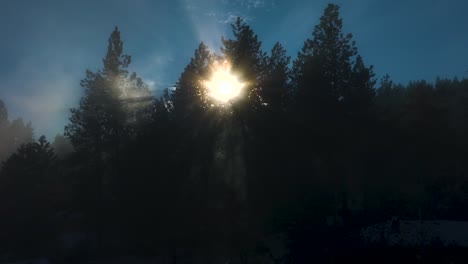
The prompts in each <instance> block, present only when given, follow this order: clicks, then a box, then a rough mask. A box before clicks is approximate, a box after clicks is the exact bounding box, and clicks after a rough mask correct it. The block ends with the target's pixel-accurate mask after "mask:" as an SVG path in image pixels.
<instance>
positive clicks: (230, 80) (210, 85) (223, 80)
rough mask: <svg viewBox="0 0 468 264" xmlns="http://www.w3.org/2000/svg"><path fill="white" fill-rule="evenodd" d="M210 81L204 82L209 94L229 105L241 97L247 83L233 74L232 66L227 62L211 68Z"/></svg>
mask: <svg viewBox="0 0 468 264" xmlns="http://www.w3.org/2000/svg"><path fill="white" fill-rule="evenodd" d="M211 71H212V75H211V78H210V80H206V81H204V82H203V83H204V85H205V87H206V89H207V90H208V94H209V95H210V96H211V97H213V98H214V99H216V100H218V101H219V102H221V103H227V102H229V101H231V100H232V99H234V98H236V97H237V96H239V95H240V93H241V91H242V88H243V87H244V86H245V83H243V82H240V81H239V79H238V77H237V76H236V75H234V74H233V73H232V72H231V65H230V64H229V62H227V61H223V62H222V63H219V62H215V63H214V65H213V66H212V67H211Z"/></svg>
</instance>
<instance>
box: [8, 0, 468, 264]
mask: <svg viewBox="0 0 468 264" xmlns="http://www.w3.org/2000/svg"><path fill="white" fill-rule="evenodd" d="M231 27H232V37H230V38H223V39H222V46H221V47H220V53H219V54H215V53H213V52H210V50H209V49H208V47H207V46H206V45H205V44H204V43H200V44H199V45H198V47H194V48H195V51H194V53H193V57H192V58H191V59H190V61H189V62H188V64H187V66H186V67H185V68H184V69H181V70H182V73H181V74H180V77H179V79H178V81H177V83H176V85H175V89H173V90H169V89H166V90H165V91H164V92H163V93H162V96H160V97H155V96H151V93H150V91H149V89H148V85H147V84H146V83H145V82H144V81H143V80H142V79H141V78H140V77H139V75H138V73H135V72H130V70H129V67H130V65H131V62H132V58H131V56H130V55H126V53H125V51H124V44H123V40H122V39H121V36H120V31H119V29H118V28H117V27H116V28H115V29H114V30H113V31H112V32H111V34H110V36H109V39H108V43H107V47H108V48H107V53H106V54H105V55H104V57H103V59H102V65H101V68H100V69H99V70H97V71H90V70H86V72H85V75H84V77H83V79H82V81H81V83H80V85H81V87H82V88H83V89H82V90H83V93H82V97H81V99H80V101H79V105H77V106H76V107H72V108H71V109H70V111H69V122H68V124H67V125H66V126H65V128H64V130H63V132H62V133H61V134H59V135H57V137H56V138H55V139H54V140H51V141H49V140H48V139H46V138H45V137H44V136H37V135H35V134H34V129H33V126H34V122H33V123H32V124H31V123H25V122H24V121H23V120H22V119H15V120H11V119H10V118H9V115H8V109H7V108H6V107H5V104H4V102H3V101H1V100H0V161H1V163H2V164H1V165H0V215H1V217H0V262H1V261H5V262H11V261H17V260H22V259H31V258H36V257H47V258H48V259H50V260H51V261H52V263H91V262H86V261H90V260H99V259H102V260H104V259H115V258H118V257H120V256H138V257H142V258H145V259H153V260H154V261H153V262H152V263H206V264H210V263H344V262H351V260H353V262H354V261H356V263H367V262H369V263H466V262H465V261H466V260H467V259H468V255H467V253H466V252H465V250H466V248H462V247H460V246H457V245H448V246H446V245H445V246H444V245H443V243H441V242H440V241H437V240H434V241H428V239H421V241H419V242H418V244H417V245H413V246H399V245H393V246H392V245H388V244H387V243H386V242H385V241H383V240H382V239H381V240H379V241H377V242H375V243H366V242H365V241H363V239H362V230H363V228H366V227H369V226H372V225H374V224H377V223H381V222H384V221H387V220H388V219H392V218H398V219H404V220H408V221H410V220H414V221H420V222H423V221H431V220H440V219H443V220H451V221H468V210H467V209H468V137H467V135H468V79H457V78H454V79H440V78H437V79H436V81H435V82H430V81H425V80H415V81H412V82H409V83H408V84H406V85H402V84H397V83H394V82H393V81H392V80H391V77H390V76H388V75H385V76H384V77H383V78H381V79H377V78H376V77H375V74H374V69H373V67H372V66H371V65H367V64H366V63H365V61H364V58H363V57H361V56H360V54H359V50H358V48H357V43H355V41H353V36H352V34H350V33H347V32H344V30H343V20H342V19H341V17H340V9H339V6H337V5H333V4H329V5H328V6H327V7H326V8H325V10H324V11H323V14H322V16H321V18H320V21H319V23H318V24H317V25H315V27H314V28H313V31H312V32H311V35H310V36H305V41H304V44H303V47H302V49H301V50H300V51H298V52H297V57H295V58H291V57H289V56H287V52H286V50H285V48H284V47H283V46H282V44H280V43H279V42H277V43H276V44H275V45H274V46H273V48H272V49H271V50H269V51H265V50H263V47H262V42H261V40H259V39H258V36H257V35H256V33H255V32H254V30H253V29H252V28H251V27H250V26H249V25H248V24H247V23H246V21H244V20H243V19H242V18H240V17H238V18H237V20H236V21H235V22H234V23H233V24H232V25H231ZM280 37H281V36H278V38H280ZM130 41H131V40H130ZM103 44H106V43H103ZM219 61H228V62H230V64H231V65H232V71H233V72H236V73H237V74H238V76H239V79H240V80H241V81H243V82H244V83H245V87H244V88H243V90H242V93H241V94H240V95H239V96H238V97H236V98H235V99H233V100H231V101H229V102H219V101H216V100H215V99H213V98H212V97H210V95H209V94H208V92H207V89H206V87H205V86H204V84H203V82H202V81H203V80H207V79H209V78H210V74H211V72H212V65H213V64H215V63H216V62H219ZM90 66H92V65H90ZM434 77H435V76H434ZM0 99H1V98H0ZM392 228H393V226H392ZM275 243H276V244H278V245H276V244H275ZM272 244H275V245H276V246H275V245H272ZM155 259H158V260H157V261H156V260H155ZM463 260H464V261H463ZM93 263H98V262H93ZM148 263H149V262H148Z"/></svg>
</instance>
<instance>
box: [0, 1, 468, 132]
mask: <svg viewBox="0 0 468 264" xmlns="http://www.w3.org/2000/svg"><path fill="white" fill-rule="evenodd" d="M328 3H329V1H322V0H287V1H280V0H201V1H195V0H174V1H162V0H159V1H152V0H106V1H102V0H101V1H98V0H93V1H89V0H86V1H85V0H80V1H66V0H49V1H47V0H41V1H35V0H30V1H26V0H15V1H1V3H0V36H1V37H0V99H3V101H5V103H6V105H7V107H8V109H9V112H10V118H15V117H23V118H24V119H25V120H27V121H32V123H33V126H34V128H35V135H36V137H37V136H39V135H40V134H46V135H47V136H48V137H49V139H52V138H50V137H52V136H54V135H55V134H56V133H59V132H60V133H62V132H63V127H64V125H65V124H66V123H67V121H68V113H69V111H68V109H69V108H70V107H74V106H76V105H77V103H78V100H79V98H80V96H81V94H82V88H81V87H80V86H79V81H80V79H82V78H83V77H84V73H85V70H86V69H90V70H97V69H99V68H100V67H101V64H102V62H101V59H102V57H103V56H104V55H105V52H106V49H107V38H108V37H109V34H110V33H111V31H112V30H113V28H114V26H119V28H120V30H121V33H122V37H123V41H124V49H125V52H126V53H127V54H129V55H131V56H132V60H133V62H132V66H131V68H132V70H133V71H136V72H137V73H138V74H139V75H140V76H142V78H143V79H144V80H145V81H146V82H147V83H148V84H150V86H151V88H152V89H153V91H154V93H158V91H160V90H161V89H162V88H165V87H168V86H170V85H171V84H173V83H174V82H175V81H176V80H177V78H178V76H179V74H180V73H181V71H182V70H183V68H184V66H185V65H186V64H187V63H188V61H189V59H190V57H191V56H192V54H193V51H194V49H195V48H196V47H197V45H198V43H199V42H200V41H204V42H205V43H206V44H207V45H208V46H209V47H210V48H211V49H212V50H213V51H216V52H218V53H219V47H220V42H221V41H220V39H221V36H227V37H229V36H230V27H229V22H231V21H232V20H233V19H234V18H235V17H236V16H242V17H244V18H245V19H246V20H247V22H248V23H249V24H250V25H251V26H252V28H253V29H254V31H255V32H256V33H257V34H258V36H259V38H260V40H262V42H263V48H264V49H265V50H269V49H270V48H271V47H272V45H273V44H274V42H276V41H279V42H281V43H282V44H283V45H284V46H285V47H286V48H287V50H288V52H289V54H290V55H291V56H292V58H293V59H294V58H295V55H296V54H297V51H298V50H299V49H300V48H301V47H302V44H303V41H304V40H305V39H306V38H308V37H310V36H311V31H312V29H313V27H314V25H316V24H317V23H318V20H319V17H320V15H321V14H322V12H323V9H324V8H325V6H326V5H327V4H328ZM333 3H336V4H339V5H340V6H341V15H342V18H343V20H344V29H345V31H346V32H350V33H353V35H354V40H356V42H357V46H358V48H359V52H360V54H361V55H362V56H363V58H364V61H365V62H366V63H367V64H372V65H374V69H375V72H376V73H377V76H382V75H383V74H385V73H388V74H390V76H391V77H392V79H393V80H394V81H396V82H401V83H407V82H408V81H410V80H416V79H426V80H429V81H433V80H434V79H435V77H436V76H440V77H448V78H452V77H454V76H458V77H460V78H461V77H468V15H467V10H468V1H466V0H406V1H403V0H381V1H379V0H343V1H335V2H333Z"/></svg>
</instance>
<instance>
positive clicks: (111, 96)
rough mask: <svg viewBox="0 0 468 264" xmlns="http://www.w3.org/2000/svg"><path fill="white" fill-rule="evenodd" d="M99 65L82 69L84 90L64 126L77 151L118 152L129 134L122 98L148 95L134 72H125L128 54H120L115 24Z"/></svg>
mask: <svg viewBox="0 0 468 264" xmlns="http://www.w3.org/2000/svg"><path fill="white" fill-rule="evenodd" d="M108 43H109V44H108V48H107V54H106V56H105V57H104V58H103V68H102V69H101V70H99V71H97V72H95V73H94V72H91V71H87V72H86V78H85V79H83V80H82V81H81V83H80V84H81V86H82V87H83V88H85V91H84V92H85V93H84V96H83V97H82V99H81V100H80V105H79V107H78V108H72V109H71V116H70V124H68V125H67V126H66V127H65V136H67V137H69V138H70V140H71V141H72V143H73V145H74V147H75V149H76V150H77V151H83V150H85V151H90V152H91V153H102V152H113V153H114V154H117V153H118V149H119V148H120V147H121V143H122V141H123V140H124V139H125V138H126V137H127V136H128V134H129V127H128V126H127V121H128V118H129V117H128V113H127V112H126V111H125V110H126V109H125V107H124V105H123V103H122V100H123V99H126V98H128V97H129V96H132V95H134V94H138V95H140V94H144V95H147V94H149V93H148V92H147V88H146V86H145V85H144V84H143V82H142V81H141V79H140V78H138V77H137V76H136V74H135V73H133V74H129V72H128V66H129V65H130V62H131V57H130V56H129V55H126V54H124V53H123V42H122V41H121V38H120V31H119V30H118V28H117V27H116V28H115V30H114V31H113V32H112V34H111V36H110V37H109V40H108Z"/></svg>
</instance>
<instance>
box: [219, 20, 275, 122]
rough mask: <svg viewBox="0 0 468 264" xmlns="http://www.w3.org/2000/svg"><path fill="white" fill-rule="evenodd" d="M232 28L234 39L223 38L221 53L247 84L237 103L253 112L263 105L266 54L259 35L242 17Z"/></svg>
mask: <svg viewBox="0 0 468 264" xmlns="http://www.w3.org/2000/svg"><path fill="white" fill-rule="evenodd" d="M231 28H232V33H233V35H234V38H233V39H224V38H222V45H223V46H222V47H221V52H222V53H223V55H224V56H225V57H226V59H227V60H228V61H229V62H230V63H231V64H232V66H233V68H232V69H233V71H234V72H236V73H238V74H239V77H240V80H241V81H242V82H246V83H247V85H246V86H245V87H244V91H243V95H242V96H241V97H240V98H239V100H238V103H237V104H239V105H242V106H240V107H239V108H240V109H244V110H243V111H247V112H252V111H255V110H256V109H258V108H260V107H261V103H262V98H261V96H260V94H261V92H260V91H261V90H262V89H263V87H262V86H263V84H262V81H263V78H264V71H265V65H266V53H265V52H264V51H262V49H261V46H262V42H261V41H259V40H258V37H257V35H256V34H255V33H254V32H253V30H252V29H251V28H250V26H249V25H247V24H246V23H245V22H244V20H242V19H241V18H240V17H238V18H237V20H236V22H234V23H233V24H231ZM252 113H253V112H252Z"/></svg>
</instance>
